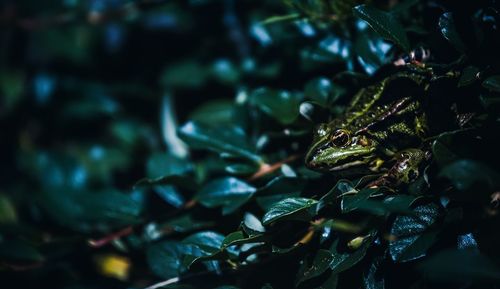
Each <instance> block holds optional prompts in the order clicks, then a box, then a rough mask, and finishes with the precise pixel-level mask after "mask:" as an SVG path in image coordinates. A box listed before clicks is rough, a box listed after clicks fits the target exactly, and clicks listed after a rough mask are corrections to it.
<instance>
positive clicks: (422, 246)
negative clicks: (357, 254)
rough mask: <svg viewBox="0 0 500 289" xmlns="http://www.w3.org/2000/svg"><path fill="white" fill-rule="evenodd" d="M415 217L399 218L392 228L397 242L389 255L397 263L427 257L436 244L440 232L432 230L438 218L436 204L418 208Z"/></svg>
mask: <svg viewBox="0 0 500 289" xmlns="http://www.w3.org/2000/svg"><path fill="white" fill-rule="evenodd" d="M414 211H415V214H416V215H415V216H398V217H397V218H396V220H394V224H393V225H392V228H391V235H393V236H394V237H395V238H396V240H395V241H392V242H391V243H390V244H389V254H390V255H391V258H392V260H394V261H396V262H407V261H411V260H414V259H418V258H420V257H423V256H425V254H426V253H427V250H428V249H429V248H430V247H431V246H432V245H433V244H434V241H435V239H436V236H437V234H438V231H437V230H436V229H430V227H431V226H432V225H433V224H434V223H435V222H436V220H437V218H438V213H439V209H438V206H437V205H435V204H432V203H431V204H428V205H422V206H418V207H416V208H415V209H414Z"/></svg>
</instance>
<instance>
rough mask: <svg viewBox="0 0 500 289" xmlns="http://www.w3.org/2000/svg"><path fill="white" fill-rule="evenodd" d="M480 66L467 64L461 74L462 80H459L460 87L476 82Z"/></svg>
mask: <svg viewBox="0 0 500 289" xmlns="http://www.w3.org/2000/svg"><path fill="white" fill-rule="evenodd" d="M478 72H479V68H477V67H475V66H467V67H466V68H464V70H462V75H460V80H458V87H463V86H467V85H470V84H472V83H474V82H475V81H476V80H477V73H478Z"/></svg>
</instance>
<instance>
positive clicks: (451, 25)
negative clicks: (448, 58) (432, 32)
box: [438, 12, 465, 52]
mask: <svg viewBox="0 0 500 289" xmlns="http://www.w3.org/2000/svg"><path fill="white" fill-rule="evenodd" d="M438 25H439V28H440V29H441V33H442V34H443V36H444V38H446V40H448V41H449V42H450V43H451V44H452V45H453V47H455V49H456V50H458V51H459V52H465V45H464V43H463V41H462V39H461V38H460V35H458V32H457V30H456V27H455V21H454V20H453V14H452V13H450V12H446V13H444V14H443V15H441V17H439V24H438Z"/></svg>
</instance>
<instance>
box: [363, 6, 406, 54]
mask: <svg viewBox="0 0 500 289" xmlns="http://www.w3.org/2000/svg"><path fill="white" fill-rule="evenodd" d="M353 11H354V15H356V16H358V17H359V18H361V19H363V20H364V21H366V22H367V23H368V25H370V27H372V28H373V30H375V31H376V32H377V33H378V34H380V36H382V37H384V38H385V39H387V40H390V41H392V42H394V43H395V44H396V45H398V46H399V47H400V48H402V49H403V50H404V51H409V50H410V42H409V41H408V37H407V36H406V32H405V30H404V28H403V27H402V26H401V24H400V23H399V21H398V20H397V19H396V18H395V17H394V16H393V15H391V14H389V13H386V12H384V11H381V10H378V9H377V8H374V7H372V6H370V5H359V6H356V7H354V8H353Z"/></svg>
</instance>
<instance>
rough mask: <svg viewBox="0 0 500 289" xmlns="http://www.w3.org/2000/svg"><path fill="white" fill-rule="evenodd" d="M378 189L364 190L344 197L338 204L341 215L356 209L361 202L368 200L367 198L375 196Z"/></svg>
mask: <svg viewBox="0 0 500 289" xmlns="http://www.w3.org/2000/svg"><path fill="white" fill-rule="evenodd" d="M377 191H379V189H370V188H365V189H362V190H361V191H359V192H357V193H356V194H351V195H345V196H344V197H343V198H342V201H341V202H340V208H341V209H342V213H347V212H350V211H353V210H355V209H357V208H358V207H359V206H360V205H361V204H362V203H363V202H365V201H366V200H368V198H369V197H370V196H371V195H373V194H375V193H376V192H377Z"/></svg>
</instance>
